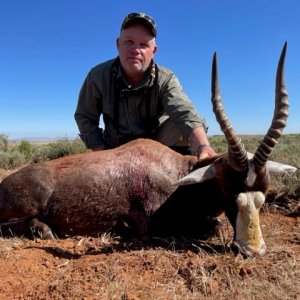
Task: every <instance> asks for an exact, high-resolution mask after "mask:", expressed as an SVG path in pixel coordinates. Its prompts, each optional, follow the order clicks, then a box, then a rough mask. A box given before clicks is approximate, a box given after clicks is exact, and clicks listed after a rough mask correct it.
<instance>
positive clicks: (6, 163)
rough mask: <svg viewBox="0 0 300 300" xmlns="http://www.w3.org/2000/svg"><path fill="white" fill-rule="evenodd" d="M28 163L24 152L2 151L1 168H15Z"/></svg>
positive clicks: (0, 154)
mask: <svg viewBox="0 0 300 300" xmlns="http://www.w3.org/2000/svg"><path fill="white" fill-rule="evenodd" d="M25 163H26V158H25V156H24V154H22V153H21V152H18V151H7V152H4V151H0V168H2V169H6V170H9V169H15V168H18V167H20V166H22V165H24V164H25Z"/></svg>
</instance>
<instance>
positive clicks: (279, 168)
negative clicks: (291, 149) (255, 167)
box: [247, 152, 297, 174]
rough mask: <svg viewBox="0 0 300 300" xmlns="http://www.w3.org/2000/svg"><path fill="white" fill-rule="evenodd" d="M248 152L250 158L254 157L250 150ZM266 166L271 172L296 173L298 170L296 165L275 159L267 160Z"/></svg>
mask: <svg viewBox="0 0 300 300" xmlns="http://www.w3.org/2000/svg"><path fill="white" fill-rule="evenodd" d="M247 154H248V159H252V158H253V156H254V155H253V154H252V153H250V152H248V153H247ZM266 168H267V170H268V172H269V173H270V174H283V173H294V172H296V171H297V168H296V167H293V166H291V165H286V164H282V163H279V162H276V161H273V160H267V163H266Z"/></svg>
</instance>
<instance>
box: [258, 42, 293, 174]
mask: <svg viewBox="0 0 300 300" xmlns="http://www.w3.org/2000/svg"><path fill="white" fill-rule="evenodd" d="M286 47H287V42H285V44H284V46H283V49H282V52H281V55H280V59H279V62H278V67H277V73H276V88H275V109H274V114H273V120H272V124H271V126H270V128H269V130H268V132H267V134H266V135H265V137H264V139H263V141H262V142H261V144H260V145H259V146H258V148H257V150H256V152H255V154H254V157H253V164H254V167H255V170H256V172H259V171H261V170H262V169H263V168H264V167H265V165H266V162H267V160H268V157H269V156H270V154H271V152H272V150H273V148H274V147H275V145H276V144H277V143H278V142H277V140H278V139H279V138H280V137H281V135H282V131H283V129H284V128H285V126H286V120H287V117H288V108H289V103H288V93H287V90H286V87H285V82H284V61H285V53H286Z"/></svg>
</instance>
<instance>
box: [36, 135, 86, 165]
mask: <svg viewBox="0 0 300 300" xmlns="http://www.w3.org/2000/svg"><path fill="white" fill-rule="evenodd" d="M86 150H87V149H86V147H85V145H84V144H83V142H82V141H81V140H80V139H75V140H73V141H71V140H69V139H67V138H65V139H60V140H58V141H57V142H53V143H49V144H45V145H39V146H38V147H37V148H36V149H35V151H34V153H33V156H32V161H33V162H40V161H45V160H51V159H55V158H58V157H63V156H68V155H71V154H75V153H82V152H85V151H86Z"/></svg>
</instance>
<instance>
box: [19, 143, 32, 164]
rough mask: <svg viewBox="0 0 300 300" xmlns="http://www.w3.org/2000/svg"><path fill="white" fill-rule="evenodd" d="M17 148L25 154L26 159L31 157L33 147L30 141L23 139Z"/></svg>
mask: <svg viewBox="0 0 300 300" xmlns="http://www.w3.org/2000/svg"><path fill="white" fill-rule="evenodd" d="M17 149H18V150H19V151H20V152H21V153H22V154H23V155H24V156H25V158H26V160H28V161H29V160H30V159H31V156H32V151H33V147H32V145H31V144H30V143H29V142H28V141H25V140H23V141H21V142H20V144H19V145H18V146H17Z"/></svg>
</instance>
